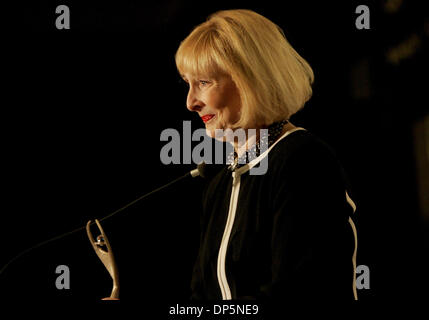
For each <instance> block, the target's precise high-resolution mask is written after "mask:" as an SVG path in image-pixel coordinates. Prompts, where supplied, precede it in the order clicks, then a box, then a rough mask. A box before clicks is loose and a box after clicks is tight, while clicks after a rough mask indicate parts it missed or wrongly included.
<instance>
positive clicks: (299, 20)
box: [0, 0, 429, 302]
mask: <svg viewBox="0 0 429 320" xmlns="http://www.w3.org/2000/svg"><path fill="white" fill-rule="evenodd" d="M345 2H346V1H344V3H343V2H341V3H343V4H339V3H335V4H334V3H327V2H324V1H258V2H255V3H252V2H249V1H216V2H210V3H209V2H200V1H198V2H197V1H186V2H185V1H177V0H176V1H173V0H171V1H157V2H153V3H147V2H143V1H142V2H138V1H116V2H109V3H104V2H103V1H93V2H89V1H88V2H87V1H85V2H78V1H45V2H39V3H33V2H29V3H24V2H21V3H20V5H19V8H13V9H9V11H8V10H5V11H3V12H4V14H5V15H8V16H9V17H8V18H10V19H9V20H10V22H9V20H8V26H7V29H6V31H7V34H8V36H7V38H5V39H3V47H4V52H5V53H6V57H5V58H4V67H5V69H4V72H3V77H4V79H5V81H3V85H2V88H3V90H2V91H3V95H2V98H3V103H2V105H3V107H2V117H1V122H2V126H1V127H2V149H3V150H2V159H3V164H2V179H1V181H2V184H3V188H2V190H3V191H2V201H1V206H2V208H1V217H2V218H1V220H0V221H1V222H0V223H1V224H0V226H1V229H0V231H1V234H0V237H1V238H0V252H1V253H0V265H1V266H3V265H5V264H6V263H7V262H8V261H10V259H12V258H13V257H14V256H16V255H17V254H18V253H19V252H21V251H23V250H25V249H27V248H28V247H31V246H33V245H35V244H37V243H39V242H41V241H44V240H46V239H50V238H52V237H55V236H57V235H59V234H61V233H64V232H67V231H69V230H72V229H75V228H78V227H81V226H84V225H85V224H86V222H87V221H88V220H90V219H94V218H101V217H103V216H104V215H107V214H109V213H111V212H113V211H114V210H116V209H118V208H120V207H122V206H123V205H125V204H126V203H128V202H130V201H132V200H134V199H135V198H137V197H138V196H140V195H142V194H144V193H145V192H148V191H150V190H152V189H154V188H157V187H159V186H161V185H163V184H164V183H167V182H168V181H170V180H172V179H174V178H176V177H179V176H181V175H182V174H184V173H185V172H186V171H187V170H190V169H192V168H193V166H192V165H168V166H167V165H163V164H162V163H161V162H160V156H159V154H160V150H161V147H162V146H163V145H164V144H165V142H161V141H160V138H159V137H160V134H161V132H162V130H164V129H166V128H175V129H177V130H178V131H179V132H181V130H182V121H184V120H191V121H192V128H193V129H196V128H200V127H202V124H201V121H200V120H199V119H198V116H197V115H196V114H191V113H190V112H189V111H188V110H187V109H186V107H185V99H186V90H185V89H186V88H185V86H184V85H183V84H182V83H180V81H179V79H180V78H179V75H178V73H177V71H176V68H175V63H174V54H175V51H176V50H177V48H178V46H179V44H180V41H181V40H183V39H184V38H185V37H186V36H187V35H188V34H189V32H190V31H191V30H192V28H193V27H194V26H196V25H197V24H199V23H201V22H203V21H204V20H205V19H206V17H207V16H208V15H209V14H210V13H212V12H215V11H217V10H220V9H234V8H247V9H252V10H255V11H256V12H258V13H260V14H262V15H264V16H266V17H267V18H269V19H271V20H272V21H274V22H275V23H277V24H278V25H279V26H280V27H282V28H283V30H284V31H285V34H286V36H287V38H288V40H289V42H290V43H291V44H292V46H293V47H294V48H295V49H296V50H297V51H298V52H299V53H300V54H301V55H302V56H303V57H304V58H305V59H306V60H307V61H308V62H309V63H310V65H311V66H312V68H313V70H314V73H315V83H314V87H313V89H314V90H313V92H314V94H313V97H312V99H311V100H310V101H309V102H308V103H307V105H306V107H305V108H304V109H303V110H302V111H300V112H299V113H298V114H296V115H294V116H293V118H292V122H293V123H294V124H295V125H299V126H303V127H305V128H307V129H308V130H310V131H312V132H313V133H315V134H316V135H318V136H319V137H321V138H323V139H324V140H325V141H327V142H328V143H329V144H330V145H331V146H332V147H333V148H334V149H335V150H336V151H337V154H338V157H339V158H340V160H341V162H342V163H343V165H344V168H345V169H346V171H347V173H348V175H349V178H350V181H351V184H352V186H353V196H354V200H355V202H356V203H357V206H358V211H357V216H356V224H357V229H358V237H359V243H358V264H364V265H367V266H368V267H369V268H370V272H371V273H370V285H371V287H370V289H369V290H360V291H359V296H360V298H361V300H373V301H377V300H382V299H385V298H397V299H410V298H411V299H415V298H419V297H420V298H421V297H422V295H423V294H424V291H423V288H425V286H426V284H427V281H428V275H427V270H429V268H428V266H429V263H428V252H429V251H428V249H429V245H428V244H429V241H428V221H427V220H426V221H425V220H424V219H423V217H422V215H421V213H420V211H421V210H420V208H419V206H418V195H417V194H418V193H417V192H418V190H417V186H416V167H415V158H414V149H413V148H414V145H413V136H412V127H413V125H414V123H415V122H416V121H417V120H419V119H421V118H422V117H423V116H424V115H425V114H427V111H428V102H427V97H426V91H427V71H428V69H427V37H428V34H427V21H428V20H427V19H428V17H427V12H428V11H427V10H425V9H427V8H423V5H422V4H417V3H416V2H411V1H404V2H403V3H402V5H401V7H400V9H399V11H398V12H396V13H392V14H389V13H387V12H386V11H385V10H384V9H383V8H384V6H385V4H386V1H375V2H368V1H362V2H354V1H347V4H345ZM422 3H423V2H422ZM60 4H65V5H68V6H69V8H70V13H71V29H70V30H57V29H56V28H55V19H56V17H57V15H56V14H55V8H56V7H57V5H60ZM359 4H366V5H368V6H369V8H370V13H371V15H370V18H371V20H370V21H371V25H370V26H371V28H370V30H357V29H356V27H355V19H356V17H357V14H356V13H355V8H356V6H357V5H359ZM425 21H426V33H425V29H424V23H425ZM411 34H417V35H418V36H419V37H420V39H421V43H420V46H419V48H418V49H417V50H416V52H415V53H414V54H412V55H411V56H410V57H408V58H406V59H404V60H403V61H401V63H400V64H398V65H394V64H391V63H389V62H388V61H387V60H386V52H387V50H388V49H389V48H391V47H394V46H396V45H398V44H399V43H401V42H402V41H404V40H405V39H407V37H409V36H410V35H411ZM201 185H202V181H201V180H198V179H193V180H187V181H183V182H182V183H181V184H178V185H175V186H171V187H170V188H168V189H167V190H164V191H163V192H161V193H159V194H157V195H154V196H152V197H150V198H148V199H146V200H144V201H142V202H140V203H138V204H137V205H135V206H133V207H132V208H129V209H127V210H126V211H124V212H122V213H120V214H118V215H117V216H115V217H113V218H111V219H108V220H106V221H105V222H103V224H102V225H103V227H104V230H105V231H106V233H107V234H108V236H109V239H110V242H111V244H112V246H113V249H114V252H115V255H116V259H117V262H118V267H119V270H120V277H121V285H122V287H121V299H122V300H127V299H128V300H131V299H141V298H143V297H145V298H147V297H149V298H151V299H153V300H157V301H165V302H176V301H186V299H187V298H188V296H189V280H190V276H191V272H192V264H193V260H194V258H195V254H196V250H197V244H198V216H199V195H200V191H201ZM93 232H94V233H96V229H93ZM62 264H64V265H67V266H68V267H69V268H70V279H71V280H70V285H71V288H70V290H57V289H56V287H55V279H56V277H57V276H58V275H57V274H55V268H56V267H57V266H58V265H62ZM320 279H321V288H323V286H324V285H328V283H329V281H328V280H327V279H324V278H323V274H321V275H320ZM0 288H1V291H2V294H4V295H5V297H7V298H10V299H22V298H31V299H45V300H51V299H59V300H70V299H78V300H88V301H98V300H99V299H100V298H103V297H106V296H109V295H110V290H111V280H110V277H109V275H108V273H107V272H106V271H105V269H104V267H103V265H102V264H101V262H100V261H99V260H98V258H97V257H96V255H95V253H94V252H93V249H92V247H91V246H90V243H89V241H88V239H87V237H86V234H85V232H79V233H76V234H74V235H71V236H68V237H66V238H64V239H62V240H58V241H55V242H52V243H49V244H47V245H45V246H42V247H40V248H38V249H35V250H33V251H31V252H29V253H27V254H25V255H23V256H22V257H20V258H19V259H18V260H16V261H14V262H13V263H12V264H10V265H9V267H8V268H7V269H6V270H5V271H4V273H3V274H1V275H0Z"/></svg>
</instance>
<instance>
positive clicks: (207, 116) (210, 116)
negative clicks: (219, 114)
mask: <svg viewBox="0 0 429 320" xmlns="http://www.w3.org/2000/svg"><path fill="white" fill-rule="evenodd" d="M214 116H215V115H214V114H206V115H205V116H202V117H201V119H202V120H203V121H204V123H206V122H207V121H210V120H211V119H212V118H213V117H214Z"/></svg>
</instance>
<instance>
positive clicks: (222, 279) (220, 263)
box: [217, 172, 240, 300]
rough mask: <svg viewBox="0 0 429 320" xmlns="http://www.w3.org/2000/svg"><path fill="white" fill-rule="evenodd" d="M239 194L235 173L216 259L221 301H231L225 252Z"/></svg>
mask: <svg viewBox="0 0 429 320" xmlns="http://www.w3.org/2000/svg"><path fill="white" fill-rule="evenodd" d="M239 192H240V175H239V174H236V172H233V173H232V191H231V199H230V202H229V210H228V218H227V220H226V226H225V230H224V232H223V236H222V242H221V244H220V248H219V255H218V259H217V278H218V282H219V287H220V290H221V292H222V299H223V300H231V299H232V295H231V289H230V288H229V284H228V279H227V277H226V270H225V262H226V252H227V249H228V242H229V238H230V236H231V231H232V226H233V225H234V220H235V212H236V210H237V202H238V194H239Z"/></svg>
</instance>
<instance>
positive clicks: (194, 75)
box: [180, 71, 230, 80]
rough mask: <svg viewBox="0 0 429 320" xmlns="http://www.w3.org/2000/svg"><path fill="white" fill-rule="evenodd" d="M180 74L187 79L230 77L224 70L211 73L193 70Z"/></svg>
mask: <svg viewBox="0 0 429 320" xmlns="http://www.w3.org/2000/svg"><path fill="white" fill-rule="evenodd" d="M180 76H181V77H182V78H183V79H185V80H194V79H197V80H198V79H212V80H221V79H225V78H230V76H229V75H228V74H226V73H222V72H218V71H215V72H210V73H202V72H200V73H193V72H183V73H181V74H180Z"/></svg>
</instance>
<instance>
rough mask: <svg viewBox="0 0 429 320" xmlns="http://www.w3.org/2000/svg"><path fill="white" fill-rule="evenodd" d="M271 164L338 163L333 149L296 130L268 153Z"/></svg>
mask: <svg viewBox="0 0 429 320" xmlns="http://www.w3.org/2000/svg"><path fill="white" fill-rule="evenodd" d="M269 160H270V162H272V164H276V163H283V164H284V163H285V162H286V161H287V162H295V161H298V162H300V161H303V160H313V161H319V162H320V161H331V162H338V160H337V155H336V153H335V151H334V149H333V148H332V147H331V146H330V145H329V144H328V143H327V142H325V141H324V140H322V139H321V138H319V137H318V136H316V135H315V134H313V133H311V132H310V131H308V130H297V131H294V132H292V133H290V134H289V135H287V136H286V137H284V138H283V139H282V140H280V141H279V142H278V143H277V144H276V145H275V146H274V147H273V149H272V150H271V151H270V152H269Z"/></svg>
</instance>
